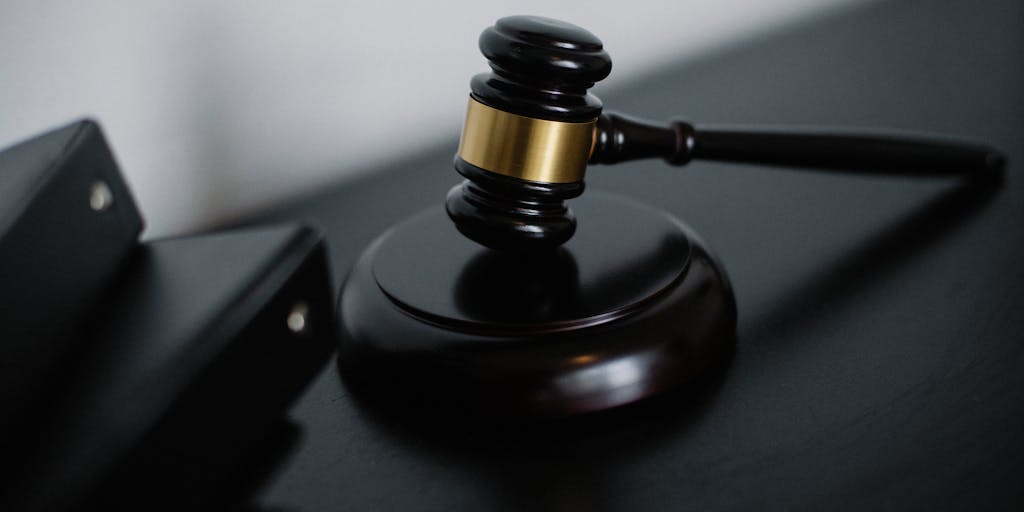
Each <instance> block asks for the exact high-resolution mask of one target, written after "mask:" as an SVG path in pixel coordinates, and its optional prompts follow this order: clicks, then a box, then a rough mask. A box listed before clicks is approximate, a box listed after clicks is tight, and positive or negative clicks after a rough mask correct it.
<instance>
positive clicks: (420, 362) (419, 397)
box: [338, 193, 736, 416]
mask: <svg viewBox="0 0 1024 512" xmlns="http://www.w3.org/2000/svg"><path fill="white" fill-rule="evenodd" d="M573 210H574V211H575V212H576V215H577V217H578V218H579V227H578V230H577V233H576V235H575V237H573V238H572V239H571V240H570V241H569V242H568V243H566V244H565V245H563V246H562V247H560V248H559V249H557V250H556V251H553V252H550V253H545V254H532V255H531V254H512V253H503V252H498V251H493V250H491V249H487V248H484V247H482V246H480V245H477V244H476V243H474V242H472V241H470V240H469V239H467V238H465V237H464V236H462V235H461V234H460V233H459V232H458V231H457V230H456V228H455V226H454V225H453V223H452V222H451V221H450V220H449V219H448V217H447V216H446V214H445V211H444V208H443V207H442V206H438V207H437V208H432V209H430V210H428V211H425V212H422V213H421V214H419V215H416V216H414V217H412V218H410V219H409V220H407V221H405V222H403V223H401V224H399V225H397V226H395V227H394V228H392V229H391V230H389V231H388V232H386V233H384V234H383V235H381V236H380V237H379V238H378V239H377V240H376V241H374V242H373V243H372V244H371V245H370V246H369V248H367V249H366V251H365V252H364V253H363V255H362V256H361V257H360V259H359V261H358V262H357V263H356V265H355V266H354V267H353V269H352V271H351V273H350V274H349V276H348V277H347V279H346V281H345V283H344V285H343V286H342V290H341V298H340V301H339V312H338V319H339V322H340V324H341V339H340V348H341V350H340V353H339V366H340V368H341V370H342V375H343V376H344V378H345V379H346V380H347V381H348V382H349V383H351V384H352V385H353V387H354V388H355V389H357V390H359V391H362V392H364V393H370V394H372V395H374V397H375V398H376V397H377V396H380V397H381V398H383V399H397V400H398V401H400V402H402V403H405V404H415V405H419V406H427V407H434V406H440V407H454V408H456V409H460V410H472V411H481V412H486V413H497V414H499V415H531V416H532V415H541V416H546V415H563V414H572V413H581V412H588V411H595V410H601V409H606V408H611V407H616V406H620V405H624V404H628V403H631V402H635V401H637V400H641V399H643V398H645V397H649V396H652V395H656V394H658V393H661V392H664V391H667V390H669V389H672V388H674V387H676V386H679V385H681V384H684V383H686V382H688V381H690V380H692V379H693V378H694V377H696V376H697V375H698V374H700V373H701V372H702V371H704V370H705V369H707V368H708V367H709V366H711V365H712V364H713V363H714V362H715V361H716V360H719V359H720V358H722V357H723V356H725V355H727V354H728V353H729V352H730V351H731V349H732V346H733V344H734V340H735V329H736V305H735V299H734V296H733V292H732V289H731V287H730V285H729V280H728V278H727V276H726V274H725V272H724V270H723V269H722V266H721V264H720V263H718V262H717V260H716V259H715V258H714V256H712V253H711V251H710V250H709V249H708V247H707V246H706V245H705V244H704V242H702V241H701V240H700V238H699V237H697V235H696V234H695V233H694V232H693V231H692V230H691V229H690V228H689V227H687V226H686V225H685V224H683V223H682V222H680V221H678V220H676V219H674V218H672V217H670V216H669V215H668V214H666V213H664V212H661V211H658V210H654V209H651V208H649V207H646V206H644V205H641V204H638V203H636V202H632V201H629V200H627V199H624V198H620V197H616V196H612V195H603V194H599V193H590V194H588V195H587V196H586V197H583V198H580V199H579V200H577V201H574V203H573Z"/></svg>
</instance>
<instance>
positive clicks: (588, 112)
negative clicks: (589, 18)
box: [446, 16, 1005, 252]
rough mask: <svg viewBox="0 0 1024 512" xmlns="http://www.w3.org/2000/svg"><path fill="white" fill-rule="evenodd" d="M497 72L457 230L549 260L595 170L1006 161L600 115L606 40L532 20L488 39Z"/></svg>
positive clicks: (484, 91) (989, 169)
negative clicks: (643, 161)
mask: <svg viewBox="0 0 1024 512" xmlns="http://www.w3.org/2000/svg"><path fill="white" fill-rule="evenodd" d="M480 50H481V52H482V53H483V54H484V56H485V57H486V58H487V59H488V61H489V64H490V67H491V72H490V73H483V74H479V75H477V76H475V77H473V79H472V82H471V84H470V88H471V91H472V92H471V94H470V99H469V108H468V112H467V115H466V122H465V125H464V127H463V133H462V139H461V141H460V144H459V151H458V154H457V155H456V157H455V169H456V170H457V171H458V172H459V174H461V175H462V176H464V177H465V178H466V181H464V182H462V183H461V184H459V185H457V186H455V187H454V188H452V189H451V191H450V192H449V193H448V198H447V202H446V206H447V210H448V215H449V217H451V219H452V220H453V221H454V222H455V224H456V226H457V227H458V229H459V231H461V232H462V233H463V234H464V235H466V236H467V237H469V238H471V239H473V240H475V241H476V242H478V243H480V244H483V245H485V246H488V247H491V248H493V249H499V250H512V251H526V252H535V251H544V250H550V249H553V248H555V247H558V246H559V245H561V244H562V243H564V242H566V241H567V240H569V239H570V238H571V237H572V236H573V233H574V232H575V230H576V219H575V217H574V216H573V214H572V211H571V210H570V209H569V208H568V207H567V206H566V204H565V200H567V199H571V198H573V197H577V196H579V195H580V194H582V193H583V190H584V179H583V178H584V174H585V171H586V167H587V164H588V163H595V164H612V163H617V162H623V161H627V160H635V159H640V158H651V157H661V158H664V159H665V160H666V161H668V162H669V163H671V164H673V165H683V164H686V163H687V162H689V161H690V160H692V159H706V160H724V161H734V162H749V163H758V164H771V165H780V166H792V167H813V168H821V169H831V170H842V171H852V172H860V173H870V174H885V175H894V174H897V175H913V176H944V175H946V176H948V175H956V176H968V177H971V176H992V175H997V174H998V173H1000V172H1001V171H1002V169H1003V167H1004V165H1005V158H1004V157H1003V155H1002V154H1001V153H1000V152H999V151H998V150H996V149H994V148H992V147H988V146H984V145H980V144H969V143H964V142H959V141H950V140H941V139H937V138H913V137H906V136H884V135H872V134H854V133H826V132H820V133H794V132H785V131H764V130H755V129H717V128H704V127H701V126H694V125H691V124H689V123H686V122H682V121H673V122H671V123H669V124H667V125H659V124H655V123H649V122H645V121H640V120H636V119H632V118H630V117H627V116H625V115H622V114H618V113H612V112H604V113H602V111H601V110H602V104H601V101H600V100H599V99H598V98H597V97H596V96H594V95H593V94H590V93H589V92H587V90H588V89H589V88H590V87H592V86H593V85H594V84H595V83H596V82H598V81H600V80H602V79H604V78H605V77H607V76H608V74H609V72H611V66H612V63H611V59H610V58H609V56H608V53H607V52H606V51H605V50H604V47H603V44H602V43H601V40H600V39H598V38H597V37H596V36H594V35H593V34H591V33H590V32H588V31H587V30H585V29H582V28H580V27H577V26H575V25H572V24H569V23H565V22H561V21H557V20H552V19H548V18H541V17H535V16H511V17H507V18H502V19H500V20H498V22H497V23H495V25H494V26H493V27H490V28H487V29H486V30H484V32H483V33H482V34H481V35H480Z"/></svg>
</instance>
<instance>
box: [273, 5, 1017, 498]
mask: <svg viewBox="0 0 1024 512" xmlns="http://www.w3.org/2000/svg"><path fill="white" fill-rule="evenodd" d="M610 50H611V51H612V52H614V48H610ZM613 57H614V53H613ZM467 80H468V77H467ZM612 82H613V85H611V86H610V87H611V88H610V89H608V90H605V91H601V90H600V88H599V89H598V91H597V93H598V95H600V96H602V98H603V99H604V100H605V105H606V107H609V108H612V109H615V110H620V111H625V112H630V113H633V114H637V115H641V116H647V117H651V118H655V119H664V118H665V117H668V116H669V115H671V114H673V113H677V114H679V115H682V116H685V117H686V118H688V119H690V120H693V121H696V122H706V123H744V124H746V123H769V124H826V125H844V126H862V127H884V128H893V129H900V130H912V131H927V132H939V133H948V134H956V135H963V136H966V137H969V138H975V139H979V140H983V141H987V142H990V143H992V144H995V145H997V146H999V147H1001V148H1002V149H1003V150H1005V151H1006V152H1007V153H1008V155H1009V159H1010V166H1009V169H1008V173H1007V178H1006V181H1005V183H1004V184H1003V186H1002V187H1001V188H997V189H988V190H986V189H977V188H972V187H965V186H963V185H960V184H958V183H957V182H955V181H950V180H920V181H915V180H909V179H896V178H894V179H884V178H883V179H880V178H868V177H856V176H844V175H829V174H816V173H811V172H800V171H795V170H788V169H769V168H761V167H754V166H744V165H725V164H707V163H694V164H691V165H690V166H688V167H686V168H683V169H671V168H668V167H665V166H663V165H662V164H660V163H658V162H650V163H638V164H630V165H622V166H618V167H599V168H594V169H592V170H591V172H590V173H589V175H588V187H590V189H592V190H605V191H614V192H616V193H619V194H623V195H627V196H630V197H633V198H636V199H638V200H641V201H644V202H646V203H649V204H651V205H655V206H657V207H660V208H664V209H666V210H668V211H671V212H673V213H674V214H676V215H678V216H679V217H680V218H682V219H685V220H686V221H687V222H688V223H690V224H691V225H692V226H693V227H695V228H696V229H697V230H698V231H699V232H700V233H701V234H702V235H703V236H704V237H705V239H707V240H708V242H709V243H710V244H711V245H712V246H713V247H714V248H716V250H717V251H718V253H719V255H720V256H721V258H722V260H723V261H724V263H725V266H726V268H727V269H728V271H729V272H730V274H731V277H732V279H733V283H734V285H735V288H736V295H737V300H738V305H739V312H740V316H739V328H738V334H739V341H738V345H737V349H736V353H735V356H734V357H733V359H732V361H731V362H730V363H729V364H728V365H727V366H726V367H725V368H723V369H721V370H720V371H719V372H716V373H715V374H714V375H712V376H710V377H709V378H708V379H707V380H706V381H704V382H701V383H699V384H698V385H695V386H694V387H693V389H691V390H689V391H688V392H684V393H680V394H675V395H670V396H668V397H666V398H664V399H662V400H657V401H655V402H652V403H648V404H644V405H641V406H639V407H631V408H625V409H622V410H618V411H614V412H612V413H610V414H600V415H596V416H589V417H584V418H576V419H570V420H563V421H555V422H547V423H541V424H532V425H494V424H486V423H476V422H465V421H455V420H451V419H448V418H442V417H429V415H428V417H424V416H409V415H403V414H402V412H401V411H390V410H388V409H387V407H382V406H380V405H375V404H373V403H367V401H366V400H360V399H359V398H358V397H356V396H353V395H352V394H351V393H350V392H349V390H347V389H346V388H345V387H344V385H343V384H342V382H341V381H340V380H339V376H338V370H337V367H336V366H335V365H333V364H332V365H330V366H328V367H327V368H325V370H324V371H323V373H322V374H321V375H320V377H319V378H318V379H317V380H316V381H315V382H314V384H313V385H312V386H311V387H310V388H309V389H308V390H307V392H306V394H305V395H304V396H303V397H302V398H301V400H300V401H299V403H298V404H297V406H296V407H294V409H293V411H292V413H291V419H292V421H293V422H294V423H295V424H296V425H297V426H298V428H299V431H300V435H299V437H298V440H297V442H296V443H295V444H294V445H293V447H292V449H291V451H290V452H288V453H287V454H286V455H285V457H284V459H283V460H282V461H281V462H280V464H278V465H277V467H276V469H275V470H274V472H273V473H272V474H271V475H270V476H269V478H268V479H267V480H266V482H265V484H264V485H263V486H262V487H260V488H259V490H258V492H257V493H256V495H255V497H254V503H253V506H254V507H255V508H260V509H275V510H276V509H285V510H495V509H530V510H538V509H540V510H543V509H554V510H597V509H610V510H631V511H637V510H689V509H693V510H720V509H740V510H749V509H755V510H756V509H763V508H769V509H776V508H795V509H811V510H821V509H824V510H829V509H834V508H850V509H878V508H883V509H908V508H909V509H925V508H928V509H932V508H938V509H972V510H975V509H978V510H982V509H984V510H989V509H1017V510H1020V509H1021V507H1024V311H1022V308H1024V229H1022V228H1024V222H1022V221H1024V180H1022V179H1021V175H1020V169H1021V167H1020V163H1021V162H1024V3H1021V2H1019V1H1017V0H1005V1H988V2H970V1H930V0H909V1H902V2H876V3H870V4H868V5H865V6H861V7H857V8H854V9H852V10H848V11H845V12H842V13H838V14H835V15H831V16H829V17H826V18H822V19H817V20H814V21H813V22H808V23H806V24H803V25H800V26H795V27H790V28H788V29H786V30H785V31H783V32H780V33H776V34H773V35H770V36H766V37H764V38H761V39H758V40H754V41H747V42H745V43H742V44H739V45H736V46H734V47H732V48H729V49H726V50H722V51H719V52H717V53H715V54H713V55H710V56H707V57H705V58H702V59H699V60H694V61H688V62H682V63H679V64H677V65H672V66H666V67H664V68H663V69H662V70H661V71H660V72H658V73H656V74H652V75H649V76H643V77H636V79H635V81H629V80H627V79H626V78H624V77H618V78H613V80H612ZM455 136H456V134H454V133H453V134H452V140H451V143H450V144H446V145H444V146H443V147H439V148H437V150H436V151H431V152H428V153H425V154H421V155H417V156H416V157H415V158H412V159H409V160H405V161H399V162H388V163H386V164H383V165H382V169H381V172H378V173H374V174H372V175H369V177H367V178H364V179H362V180H360V181H357V182H352V183H345V184H342V185H339V186H337V187H335V188H332V189H329V190H325V191H324V192H323V193H321V194H318V195H315V196H312V197H307V198H304V199H302V200H300V201H295V202H294V203H293V204H291V205H289V206H285V207H283V208H280V209H278V210H276V211H274V212H272V213H270V214H268V215H266V216H263V217H261V218H259V219H256V220H258V221H261V222H262V221H268V220H285V219H287V220H293V219H302V218H312V219H315V220H316V221H317V222H319V223H320V224H321V225H322V226H323V227H324V228H325V230H326V232H327V236H328V238H329V243H330V247H331V255H332V259H333V265H334V271H335V274H336V275H335V278H336V279H337V281H338V282H339V283H340V281H341V279H342V278H343V277H344V275H345V273H346V272H347V271H348V269H349V268H350V266H351V265H352V263H353V262H354V261H355V258H356V257H357V255H358V254H359V253H360V251H361V250H362V249H363V248H364V247H365V246H366V245H367V244H368V243H369V242H370V241H371V240H372V239H373V238H374V237H376V236H377V235H378V234H379V233H380V232H382V231H383V230H385V229H387V228H388V227H389V226H390V225H392V224H393V223H395V222H397V221H399V220H401V219H403V218H404V217H406V216H408V215H410V214H412V213H414V212H416V211H418V210H420V209H422V208H442V201H443V197H444V194H445V192H446V191H447V189H448V188H449V187H450V186H451V185H452V184H454V183H455V182H456V181H457V176H456V175H455V173H454V171H453V170H452V169H451V155H452V154H453V153H454V151H455Z"/></svg>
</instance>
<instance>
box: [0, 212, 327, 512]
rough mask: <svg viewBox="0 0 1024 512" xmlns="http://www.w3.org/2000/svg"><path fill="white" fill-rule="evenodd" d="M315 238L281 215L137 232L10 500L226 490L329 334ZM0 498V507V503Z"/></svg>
mask: <svg viewBox="0 0 1024 512" xmlns="http://www.w3.org/2000/svg"><path fill="white" fill-rule="evenodd" d="M331 283H332V281H331V279H330V276H329V272H328V265H327V260H326V255H325V249H324V244H323V240H322V236H321V235H320V233H319V232H317V231H315V230H313V229H310V228H306V227H302V226H283V227H282V226H278V227H269V228H259V229H245V230H239V231H231V232H224V233H218V234H209V235H202V236H195V237H184V238H172V239H165V240H158V241H154V242H148V243H144V244H143V245H142V246H141V247H140V248H139V250H138V251H137V252H136V254H135V255H134V256H133V257H132V260H131V261H130V262H129V265H128V267H127V268H126V269H125V270H124V271H123V272H122V275H121V276H120V277H119V279H118V282H117V283H115V285H114V287H113V289H112V290H111V294H110V296H109V298H108V300H107V301H105V303H104V304H103V305H102V308H101V309H102V311H100V312H98V313H96V315H95V317H94V319H93V321H91V322H90V323H88V324H87V326H86V327H83V328H82V329H81V330H80V332H79V336H78V337H77V339H78V341H79V342H81V343H83V344H84V346H86V347H88V350H87V351H86V352H85V353H83V354H82V356H81V357H80V359H79V360H78V361H76V364H75V367H74V368H73V370H71V371H69V372H68V373H67V375H66V376H65V377H64V378H63V379H62V381H61V383H60V385H61V389H62V393H61V399H60V400H58V401H56V402H55V403H54V404H53V412H52V414H51V415H50V416H49V418H48V421H47V422H46V424H45V427H42V428H40V429H39V432H38V436H36V437H35V439H34V441H35V447H36V449H35V452H34V456H33V457H32V464H30V465H28V466H26V467H25V468H23V471H22V475H21V477H22V478H21V479H20V480H21V481H20V482H15V487H14V490H15V491H17V492H16V493H14V494H16V495H17V497H15V498H12V499H11V505H12V509H18V510H63V509H66V508H69V507H72V508H75V509H80V508H81V509H85V508H88V509H94V508H95V509H103V510H111V509H114V510H122V509H124V510H153V509H159V510H163V509H178V510H195V509H200V508H202V509H207V508H220V507H221V506H226V505H225V504H226V503H230V502H232V501H234V500H236V499H237V496H229V495H226V493H229V491H228V490H229V489H230V488H231V487H232V485H233V484H231V482H235V481H237V480H238V475H239V474H240V473H245V472H246V471H248V470H249V469H251V468H250V466H251V465H252V464H253V457H254V456H255V457H256V458H259V456H260V455H261V454H264V452H268V450H270V448H269V444H268V443H269V441H268V440H269V439H270V438H271V437H273V436H274V435H275V434H274V432H275V431H276V428H277V426H278V425H279V424H280V422H281V421H282V418H283V417H284V411H285V410H286V408H287V406H288V404H289V403H290V402H291V401H292V400H293V399H294V397H296V396H297V394H298V393H299V392H300V391H301V389H302V388H303V387H304V386H305V385H306V384H307V383H308V382H309V380H310V379H312V377H313V376H315V375H316V374H317V373H318V372H319V370H320V369H321V368H322V367H323V364H324V361H325V360H326V359H327V357H328V355H329V354H330V353H331V352H332V350H333V347H334V339H335V329H336V327H335V322H334V320H333V308H332V295H333V294H332V291H331V288H330V286H331ZM0 508H3V507H0Z"/></svg>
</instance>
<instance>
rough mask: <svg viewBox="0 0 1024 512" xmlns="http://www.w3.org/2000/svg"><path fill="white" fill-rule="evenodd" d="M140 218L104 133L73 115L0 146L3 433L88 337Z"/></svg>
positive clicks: (11, 444) (13, 435) (9, 445)
mask: <svg viewBox="0 0 1024 512" xmlns="http://www.w3.org/2000/svg"><path fill="white" fill-rule="evenodd" d="M141 230H142V218H141V217H140V215H139V212H138V210H137V209H136V207H135V202H134V200H133V199H132V196H131V193H130V192H129V190H128V187H127V186H126V185H125V182H124V179H123V178H122V177H121V174H120V172H119V171H118V167H117V164H116V163H115V162H114V158H113V156H112V155H111V153H110V149H109V148H108V147H107V144H106V143H105V141H104V139H103V134H102V133H101V132H100V128H99V126H98V125H97V124H96V123H94V122H92V121H89V120H83V121H78V122H75V123H71V124H69V125H67V126H64V127H62V128H58V129H56V130H53V131H50V132H47V133H44V134H42V135H39V136H37V137H34V138H32V139H29V140H26V141H24V142H21V143H19V144H17V145H15V146H12V147H10V148H8V149H6V150H4V151H2V152H0V434H3V435H2V441H0V447H2V448H3V453H5V457H7V458H9V457H10V455H11V451H12V450H13V449H14V448H17V445H18V442H17V432H18V429H19V428H23V427H25V426H26V425H30V424H31V423H32V421H31V419H32V418H34V417H35V416H36V415H37V414H38V411H37V410H36V407H35V406H36V405H37V404H40V403H42V402H44V400H42V399H41V394H43V393H44V392H45V390H46V388H47V387H48V385H49V383H50V382H51V380H52V379H51V378H52V377H53V376H55V375H57V374H59V373H60V372H61V371H62V370H63V368H64V367H65V365H66V364H67V363H68V361H69V360H70V359H73V358H74V357H75V354H76V351H77V348H78V347H77V344H78V343H80V340H78V339H77V338H72V337H70V336H69V334H71V333H73V332H74V328H75V326H76V325H77V324H78V323H79V322H80V321H81V320H83V319H84V318H85V317H86V316H87V315H88V311H89V310H90V309H91V308H92V307H93V306H94V305H95V304H96V303H97V302H98V300H99V298H100V297H101V295H102V292H103V290H104V288H105V287H106V286H107V285H108V284H109V281H110V280H111V278H112V276H114V274H115V273H116V271H117V269H118V268H119V266H120V264H121V263H122V261H123V260H124V258H125V256H126V255H127V254H128V253H129V252H130V251H131V250H132V249H133V248H134V247H135V245H136V243H137V242H136V240H137V238H138V235H139V232H140V231H141Z"/></svg>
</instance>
